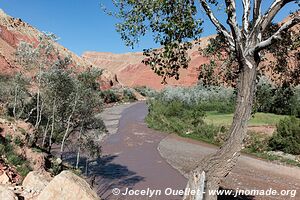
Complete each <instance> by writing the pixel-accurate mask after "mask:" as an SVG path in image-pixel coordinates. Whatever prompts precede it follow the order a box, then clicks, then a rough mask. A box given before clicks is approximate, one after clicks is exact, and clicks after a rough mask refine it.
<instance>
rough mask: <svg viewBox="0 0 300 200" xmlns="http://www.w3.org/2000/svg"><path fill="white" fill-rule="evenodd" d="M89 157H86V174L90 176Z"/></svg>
mask: <svg viewBox="0 0 300 200" xmlns="http://www.w3.org/2000/svg"><path fill="white" fill-rule="evenodd" d="M88 168H89V158H88V157H86V160H85V175H86V176H88V175H89V169H88Z"/></svg>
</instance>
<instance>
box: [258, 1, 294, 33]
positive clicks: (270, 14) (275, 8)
mask: <svg viewBox="0 0 300 200" xmlns="http://www.w3.org/2000/svg"><path fill="white" fill-rule="evenodd" d="M292 1H295V2H296V0H275V1H274V2H273V4H272V5H271V6H270V8H269V10H268V11H267V12H266V13H265V14H264V16H263V17H262V19H261V22H260V23H259V24H260V26H259V27H260V30H261V31H262V32H264V31H265V29H266V27H267V26H268V25H269V24H270V23H271V22H272V20H273V19H274V17H275V15H276V14H277V13H278V12H279V11H280V10H281V8H283V7H284V6H285V5H286V4H287V3H289V2H292Z"/></svg>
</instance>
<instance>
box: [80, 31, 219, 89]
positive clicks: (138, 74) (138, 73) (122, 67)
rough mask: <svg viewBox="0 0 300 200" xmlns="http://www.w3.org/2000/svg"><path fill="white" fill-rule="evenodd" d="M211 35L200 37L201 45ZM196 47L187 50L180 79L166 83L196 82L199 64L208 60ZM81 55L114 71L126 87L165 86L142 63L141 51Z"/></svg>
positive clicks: (184, 84) (185, 83)
mask: <svg viewBox="0 0 300 200" xmlns="http://www.w3.org/2000/svg"><path fill="white" fill-rule="evenodd" d="M211 37H214V36H211ZM211 37H206V38H202V40H201V46H202V47H203V46H206V45H207V42H208V39H209V38H211ZM198 48H199V46H195V47H194V48H193V49H191V50H190V51H189V55H190V57H191V62H190V64H189V67H188V69H182V70H180V79H179V80H175V79H168V80H167V82H168V84H167V85H173V86H175V85H180V86H192V85H195V84H197V82H198V75H199V71H198V70H199V67H200V65H201V64H203V63H206V62H208V61H209V59H208V58H206V57H203V56H201V55H199V52H198ZM82 57H83V58H84V59H86V60H89V61H90V62H92V63H94V64H95V65H97V66H99V67H101V68H104V69H107V70H109V71H112V72H113V73H115V74H116V75H117V77H118V80H119V82H120V83H121V84H122V85H125V86H128V87H134V86H148V87H151V88H153V89H158V90H160V89H162V88H164V87H166V85H163V84H161V81H162V79H161V77H159V76H157V75H156V74H154V72H153V71H152V70H151V69H150V67H148V66H146V65H144V64H142V60H143V59H144V58H145V57H144V56H143V54H142V53H126V54H113V53H101V52H85V53H84V54H83V55H82Z"/></svg>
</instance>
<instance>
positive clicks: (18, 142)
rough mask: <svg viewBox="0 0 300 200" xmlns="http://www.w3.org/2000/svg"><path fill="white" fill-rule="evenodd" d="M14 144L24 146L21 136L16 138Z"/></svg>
mask: <svg viewBox="0 0 300 200" xmlns="http://www.w3.org/2000/svg"><path fill="white" fill-rule="evenodd" d="M14 144H15V145H17V146H21V145H22V144H23V142H22V140H21V138H20V136H16V137H15V138H14Z"/></svg>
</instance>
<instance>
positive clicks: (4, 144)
mask: <svg viewBox="0 0 300 200" xmlns="http://www.w3.org/2000/svg"><path fill="white" fill-rule="evenodd" d="M11 142H12V138H11V136H10V135H6V137H5V139H4V140H1V142H0V154H1V155H2V156H3V157H4V158H5V161H6V162H7V163H8V164H9V165H12V166H15V167H16V169H17V171H18V173H20V175H21V176H23V177H25V176H26V175H27V174H28V172H29V171H30V170H31V168H30V166H29V162H28V161H27V160H26V159H25V158H24V157H22V156H20V155H18V154H17V153H16V152H15V150H14V146H13V145H12V143H11Z"/></svg>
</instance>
